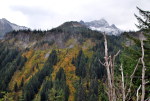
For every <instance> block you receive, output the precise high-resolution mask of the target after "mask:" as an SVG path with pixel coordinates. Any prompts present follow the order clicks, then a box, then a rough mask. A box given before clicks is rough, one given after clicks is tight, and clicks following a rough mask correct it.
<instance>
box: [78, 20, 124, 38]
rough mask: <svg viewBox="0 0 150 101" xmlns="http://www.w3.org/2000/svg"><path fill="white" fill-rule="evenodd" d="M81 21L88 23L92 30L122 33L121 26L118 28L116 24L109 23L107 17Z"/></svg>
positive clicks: (113, 33) (109, 33) (114, 33)
mask: <svg viewBox="0 0 150 101" xmlns="http://www.w3.org/2000/svg"><path fill="white" fill-rule="evenodd" d="M80 23H81V24H84V25H86V26H87V27H88V28H90V29H92V30H97V31H100V32H105V33H107V34H108V35H119V34H121V33H122V31H121V30H120V29H119V28H117V27H116V26H115V25H114V24H112V25H109V23H108V22H107V21H106V20H105V19H100V20H94V21H91V22H83V21H80Z"/></svg>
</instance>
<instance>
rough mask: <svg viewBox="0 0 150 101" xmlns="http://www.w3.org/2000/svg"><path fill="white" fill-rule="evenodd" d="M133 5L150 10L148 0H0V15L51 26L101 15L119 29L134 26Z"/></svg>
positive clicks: (32, 24)
mask: <svg viewBox="0 0 150 101" xmlns="http://www.w3.org/2000/svg"><path fill="white" fill-rule="evenodd" d="M136 6H138V7H140V8H141V9H143V10H150V0H0V19H1V18H6V19H7V20H9V21H10V22H13V23H16V24H18V25H23V26H27V27H29V28H31V29H51V28H54V27H56V26H58V25H60V24H62V23H63V22H66V21H80V20H83V21H85V22H86V21H92V20H99V19H101V18H104V19H106V20H107V21H108V23H109V24H115V25H116V26H117V27H118V28H120V29H122V30H137V28H136V27H135V23H137V20H136V18H135V17H134V13H136V14H138V11H137V9H136Z"/></svg>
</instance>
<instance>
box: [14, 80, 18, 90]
mask: <svg viewBox="0 0 150 101" xmlns="http://www.w3.org/2000/svg"><path fill="white" fill-rule="evenodd" d="M17 90H18V85H17V82H16V83H15V85H14V91H15V92H17Z"/></svg>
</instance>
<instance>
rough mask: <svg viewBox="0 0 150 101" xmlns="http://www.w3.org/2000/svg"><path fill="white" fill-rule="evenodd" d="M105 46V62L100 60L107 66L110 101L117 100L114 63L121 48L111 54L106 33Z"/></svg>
mask: <svg viewBox="0 0 150 101" xmlns="http://www.w3.org/2000/svg"><path fill="white" fill-rule="evenodd" d="M104 47H105V57H104V60H105V62H104V63H102V62H101V61H100V60H99V61H100V63H101V64H102V65H103V66H105V68H106V71H107V86H108V90H107V95H108V97H109V101H116V100H117V97H116V91H115V83H114V65H115V58H116V56H118V54H119V53H120V50H119V51H118V52H117V53H116V55H114V56H111V55H110V56H109V54H108V46H107V38H106V35H105V33H104Z"/></svg>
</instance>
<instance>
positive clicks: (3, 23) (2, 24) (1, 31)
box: [0, 18, 28, 37]
mask: <svg viewBox="0 0 150 101" xmlns="http://www.w3.org/2000/svg"><path fill="white" fill-rule="evenodd" d="M25 29H28V28H27V27H24V26H19V25H16V24H14V23H11V22H9V21H8V20H7V19H6V18H2V19H0V37H3V36H4V35H5V34H6V33H8V32H11V31H13V30H25Z"/></svg>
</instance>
